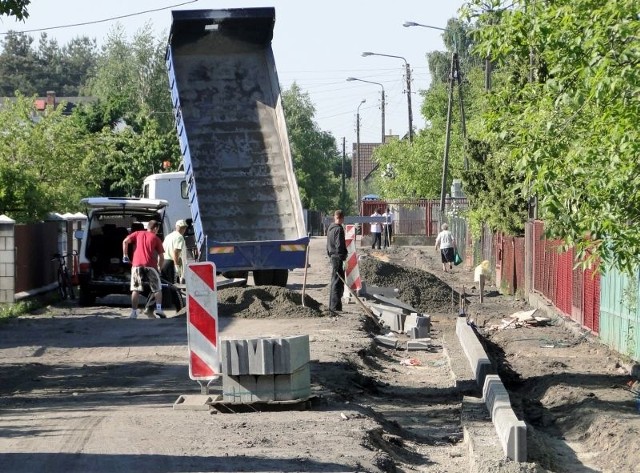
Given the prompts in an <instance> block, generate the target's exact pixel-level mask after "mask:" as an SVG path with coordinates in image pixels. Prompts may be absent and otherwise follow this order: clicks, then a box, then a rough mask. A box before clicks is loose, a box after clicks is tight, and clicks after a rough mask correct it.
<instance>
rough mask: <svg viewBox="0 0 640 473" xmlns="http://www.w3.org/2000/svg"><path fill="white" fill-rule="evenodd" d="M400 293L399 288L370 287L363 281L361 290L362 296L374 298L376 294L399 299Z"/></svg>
mask: <svg viewBox="0 0 640 473" xmlns="http://www.w3.org/2000/svg"><path fill="white" fill-rule="evenodd" d="M399 293H400V291H399V290H398V289H397V288H393V287H378V286H373V285H369V284H367V283H366V282H364V281H362V289H360V294H362V295H363V296H373V295H374V294H380V295H381V296H385V297H397V296H398V294H399Z"/></svg>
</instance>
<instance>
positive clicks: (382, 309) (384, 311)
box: [370, 304, 406, 333]
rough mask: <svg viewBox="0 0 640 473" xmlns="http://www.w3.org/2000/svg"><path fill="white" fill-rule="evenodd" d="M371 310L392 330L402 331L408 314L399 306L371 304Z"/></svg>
mask: <svg viewBox="0 0 640 473" xmlns="http://www.w3.org/2000/svg"><path fill="white" fill-rule="evenodd" d="M370 307H371V311H372V312H373V313H374V314H375V315H377V316H378V319H379V320H380V322H381V323H382V324H383V325H384V326H386V327H388V328H389V330H391V331H392V332H397V333H401V332H402V331H403V330H402V328H403V327H404V319H405V318H406V314H405V313H404V310H402V309H401V308H399V307H393V306H387V305H383V304H371V305H370Z"/></svg>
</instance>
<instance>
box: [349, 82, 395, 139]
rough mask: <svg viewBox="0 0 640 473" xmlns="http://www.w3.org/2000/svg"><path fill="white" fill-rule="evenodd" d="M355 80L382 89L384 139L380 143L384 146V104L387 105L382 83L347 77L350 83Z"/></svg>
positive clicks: (383, 130) (383, 128)
mask: <svg viewBox="0 0 640 473" xmlns="http://www.w3.org/2000/svg"><path fill="white" fill-rule="evenodd" d="M354 80H357V81H360V82H366V83H368V84H376V85H379V86H380V88H381V89H382V98H381V100H382V102H381V105H380V109H381V110H382V139H381V141H380V143H382V144H384V141H385V140H384V138H385V136H386V135H385V124H384V117H385V113H384V103H385V98H384V86H383V85H382V84H381V83H380V82H373V81H370V80H364V79H358V78H356V77H347V81H348V82H351V81H354Z"/></svg>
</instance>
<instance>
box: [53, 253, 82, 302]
mask: <svg viewBox="0 0 640 473" xmlns="http://www.w3.org/2000/svg"><path fill="white" fill-rule="evenodd" d="M76 254H77V252H76V251H74V252H73V253H72V256H73V257H75V256H76ZM68 256H69V255H68V254H64V255H63V254H61V253H55V254H54V255H53V257H52V258H51V261H58V294H59V295H60V299H62V300H65V299H67V297H68V298H69V299H75V298H76V294H75V291H74V290H73V284H72V283H71V275H70V274H69V267H68V266H67V257H68Z"/></svg>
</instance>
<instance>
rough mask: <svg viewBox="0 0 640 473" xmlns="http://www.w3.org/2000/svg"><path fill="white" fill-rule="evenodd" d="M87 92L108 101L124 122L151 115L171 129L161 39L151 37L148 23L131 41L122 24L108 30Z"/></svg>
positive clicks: (167, 82)
mask: <svg viewBox="0 0 640 473" xmlns="http://www.w3.org/2000/svg"><path fill="white" fill-rule="evenodd" d="M88 93H89V94H90V95H92V96H94V97H97V98H99V99H100V100H101V101H103V102H105V103H110V104H111V108H112V109H115V110H119V111H120V112H121V113H122V114H123V115H122V118H124V119H125V120H126V121H127V123H133V122H134V121H135V120H136V117H137V116H139V115H144V116H148V115H155V116H157V117H156V118H157V120H158V122H159V123H160V125H161V127H162V128H163V129H164V130H165V131H169V130H172V131H174V132H175V130H174V128H173V115H172V110H171V97H170V94H169V79H168V76H167V72H166V68H165V65H164V43H163V42H161V41H159V40H156V39H155V38H154V36H153V32H152V28H151V24H150V23H147V24H145V26H144V27H143V28H142V29H141V30H140V31H138V32H137V33H136V34H135V35H134V37H133V40H132V41H131V42H129V41H128V40H127V38H126V35H125V31H124V28H123V26H122V25H120V24H117V25H116V26H115V27H114V28H112V29H111V30H110V31H109V34H108V36H107V40H106V42H105V44H104V46H103V47H102V53H101V54H100V57H99V58H98V64H97V67H96V74H95V76H94V77H93V78H92V79H91V80H90V82H89V86H88Z"/></svg>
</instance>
